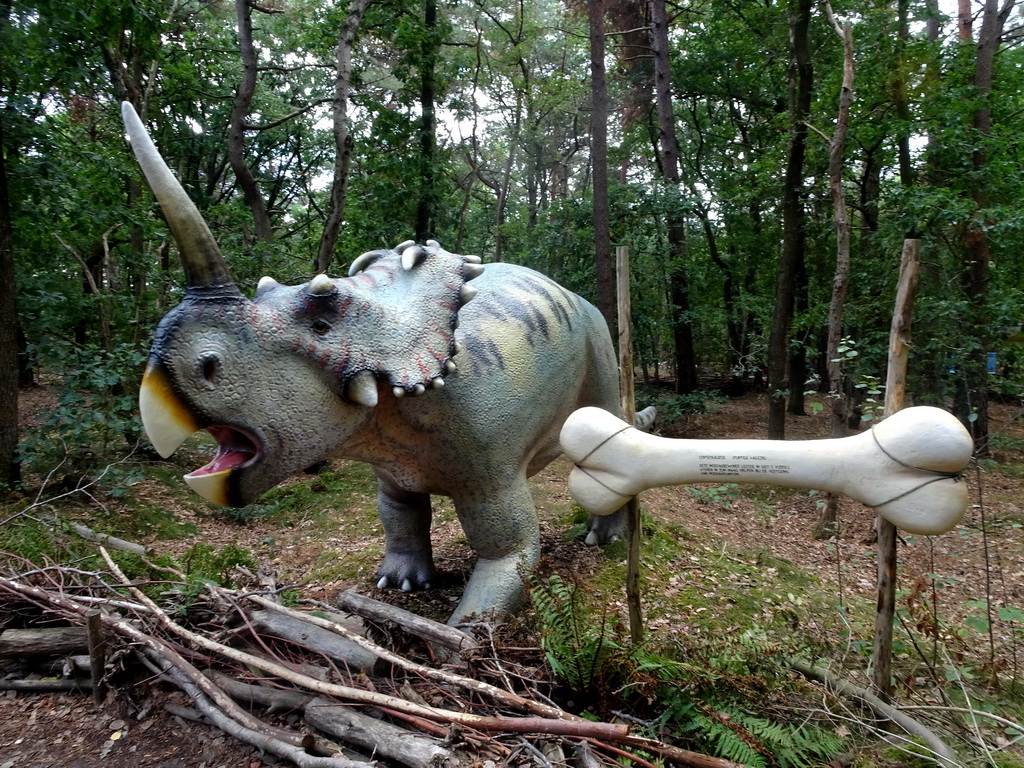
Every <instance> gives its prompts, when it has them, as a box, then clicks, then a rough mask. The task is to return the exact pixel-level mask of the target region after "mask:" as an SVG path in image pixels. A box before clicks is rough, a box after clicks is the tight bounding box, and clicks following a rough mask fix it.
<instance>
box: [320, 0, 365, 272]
mask: <svg viewBox="0 0 1024 768" xmlns="http://www.w3.org/2000/svg"><path fill="white" fill-rule="evenodd" d="M369 4H370V0H352V2H351V4H350V5H349V8H348V15H347V16H346V17H345V23H344V24H343V25H342V27H341V30H340V31H339V32H338V53H337V60H336V66H337V69H336V72H335V76H334V110H333V112H334V152H335V155H334V178H333V179H332V181H331V205H330V208H329V209H328V211H327V221H326V223H325V224H324V231H323V233H322V234H321V236H320V246H319V248H318V249H317V255H316V271H317V273H319V274H326V272H327V270H328V268H329V267H330V266H331V262H332V261H333V260H334V250H335V248H336V247H337V245H338V233H339V232H340V231H341V222H342V221H344V220H345V198H346V196H347V195H348V178H349V168H350V166H351V162H352V134H351V132H350V131H349V126H348V95H349V90H350V89H351V85H352V47H353V46H354V45H355V39H356V33H357V32H358V31H359V25H360V23H361V22H362V20H363V14H364V13H365V12H366V8H367V6H369Z"/></svg>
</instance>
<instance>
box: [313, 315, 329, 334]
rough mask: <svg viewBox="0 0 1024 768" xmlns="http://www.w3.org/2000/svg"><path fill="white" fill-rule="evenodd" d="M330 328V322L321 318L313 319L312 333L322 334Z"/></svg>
mask: <svg viewBox="0 0 1024 768" xmlns="http://www.w3.org/2000/svg"><path fill="white" fill-rule="evenodd" d="M329 330H331V324H330V323H328V322H327V321H326V320H324V319H323V318H319V317H318V318H317V319H316V320H314V321H313V333H317V334H324V333H327V332H328V331H329Z"/></svg>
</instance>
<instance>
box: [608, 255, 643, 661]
mask: <svg viewBox="0 0 1024 768" xmlns="http://www.w3.org/2000/svg"><path fill="white" fill-rule="evenodd" d="M615 291H616V294H617V295H618V311H619V396H620V397H621V399H622V418H623V419H624V420H625V421H626V422H627V423H628V424H632V423H633V422H634V421H635V420H636V397H635V395H634V394H633V325H632V312H631V309H630V294H629V248H627V247H626V246H624V245H620V246H619V247H618V248H616V249H615ZM626 520H627V523H626V525H627V526H628V534H629V552H628V554H627V556H626V605H627V607H628V609H629V637H630V639H631V640H632V641H633V643H639V642H640V641H641V640H643V636H644V614H643V605H642V604H641V602H640V536H641V527H640V499H639V498H637V497H636V496H633V497H632V498H631V499H630V500H629V501H627V502H626Z"/></svg>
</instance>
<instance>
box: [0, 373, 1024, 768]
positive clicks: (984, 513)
mask: <svg viewBox="0 0 1024 768" xmlns="http://www.w3.org/2000/svg"><path fill="white" fill-rule="evenodd" d="M47 398H48V395H47V393H46V392H45V391H44V390H31V391H28V392H26V393H25V397H24V398H23V407H24V410H25V421H26V427H27V428H31V425H32V423H33V418H34V417H35V416H36V415H37V413H38V411H39V409H41V408H45V407H47ZM826 412H827V408H826V409H822V411H821V412H820V413H819V414H817V415H814V416H806V417H790V418H789V420H788V424H787V439H811V438H821V437H825V436H827V433H828V422H827V415H826ZM766 413H767V406H766V402H765V399H764V396H763V395H758V394H749V395H746V396H744V397H741V398H735V399H730V400H728V401H726V402H721V403H716V404H715V405H714V406H713V409H712V410H711V412H708V413H703V414H698V415H691V416H686V417H684V418H682V419H681V420H680V421H679V422H677V423H676V424H674V425H672V426H671V429H670V430H669V431H668V432H667V434H670V435H671V436H673V437H693V438H696V437H699V438H758V439H760V438H764V436H765V432H766V428H765V418H766ZM1020 416H1021V409H1020V407H1019V406H1011V405H1004V404H999V403H993V404H992V405H991V434H992V435H993V436H994V439H993V450H992V455H991V457H990V459H988V460H984V461H980V462H976V463H975V465H974V466H972V468H971V470H970V472H969V474H968V477H967V482H968V483H969V485H970V489H971V506H970V509H969V511H968V514H967V516H966V517H965V519H964V521H963V522H962V524H961V525H959V526H958V527H957V528H956V529H955V530H954V531H952V532H950V533H948V534H945V535H943V536H936V537H912V536H903V537H902V538H901V543H900V548H899V561H900V566H899V567H900V589H901V603H900V605H901V608H902V609H903V613H904V616H905V618H906V619H907V620H908V621H911V622H918V623H920V622H921V621H923V620H924V615H925V614H926V613H927V614H928V615H929V616H932V618H934V614H935V613H938V614H940V616H939V619H940V622H941V624H942V626H943V627H945V628H947V630H946V634H945V635H943V641H944V642H943V644H942V648H943V653H948V654H949V658H946V662H945V665H946V667H953V668H955V669H961V670H970V672H967V671H965V672H964V674H965V675H968V676H969V675H971V674H973V675H977V674H989V673H992V672H993V671H994V672H995V673H997V674H998V675H999V676H1000V678H1001V679H1002V680H1003V681H1004V682H1005V681H1012V682H1013V683H1016V682H1018V680H1019V676H1020V674H1021V671H1020V670H1018V669H1017V663H1018V656H1019V655H1020V653H1021V649H1020V648H1019V647H1018V643H1019V637H1018V633H1019V632H1020V631H1021V627H1020V625H1019V623H1017V622H1015V621H1013V620H1012V619H1013V618H1014V617H1015V616H1016V614H1014V613H1013V609H1016V608H1024V420H1021V419H1020ZM196 450H197V451H198V450H201V448H197V449H196ZM170 469H171V470H174V471H175V472H177V473H178V474H180V472H178V470H179V469H180V467H173V466H172V467H170ZM568 469H569V465H568V463H567V462H566V461H564V460H559V461H557V462H555V463H554V464H552V465H551V466H550V467H548V468H547V469H546V470H545V471H544V472H542V473H541V474H540V475H539V476H537V477H536V478H535V479H534V481H533V488H534V495H535V500H536V502H537V506H538V510H539V514H540V518H541V526H542V537H543V545H544V556H543V561H542V569H544V571H545V572H548V573H551V572H554V573H560V574H563V575H564V578H566V580H571V581H576V580H578V579H582V580H586V579H588V578H592V577H593V578H597V574H599V573H601V572H602V571H603V570H604V569H606V567H607V561H608V559H609V555H608V553H602V551H601V550H600V549H597V548H588V547H586V546H584V545H583V544H582V542H581V541H580V538H579V536H578V535H574V536H567V535H565V531H566V529H567V528H569V527H571V525H572V519H571V518H572V514H573V512H572V504H571V498H570V497H569V495H568V491H567V490H566V487H565V477H566V475H567V473H568ZM296 482H297V483H300V484H304V487H307V488H308V489H309V491H310V493H309V498H308V499H306V500H304V501H303V502H302V503H301V504H296V505H295V506H293V507H290V508H289V511H288V512H287V513H282V514H274V513H273V512H274V510H275V509H278V508H279V507H280V506H281V505H282V504H283V503H284V502H283V499H284V498H285V497H284V496H279V497H274V496H272V497H271V500H270V501H269V502H268V505H267V507H265V508H264V510H263V513H261V514H259V515H255V516H253V517H251V518H250V519H248V520H240V519H239V518H238V517H232V516H228V515H225V514H223V513H218V512H215V511H213V510H212V508H209V507H205V506H203V504H202V502H198V503H197V501H196V499H195V497H191V496H189V495H188V494H186V493H183V492H181V491H180V490H179V489H178V488H176V487H175V483H174V482H173V481H170V482H169V481H167V480H166V479H164V478H163V477H162V476H161V477H155V476H152V475H150V476H149V477H148V478H147V479H146V480H145V481H143V482H141V483H138V484H136V485H134V486H133V487H132V489H131V492H130V493H129V494H128V495H127V497H125V498H124V499H123V500H114V499H109V500H105V501H104V502H103V504H102V508H101V509H95V508H93V509H92V512H91V513H90V511H89V510H90V508H89V507H84V508H83V507H77V508H75V509H74V510H73V511H71V512H69V514H74V515H77V516H78V517H79V519H83V520H86V521H88V522H90V524H92V525H93V526H94V527H96V528H97V529H100V528H101V524H102V523H104V522H105V523H107V524H109V525H113V523H112V522H111V521H113V520H115V519H121V518H123V517H124V516H126V515H131V514H133V513H134V512H137V511H138V510H139V509H142V508H144V507H156V508H160V509H162V510H163V511H164V512H165V513H166V514H167V515H169V516H170V517H172V518H173V519H174V521H175V524H174V531H175V534H174V537H173V538H165V537H164V535H163V534H162V533H161V531H165V530H166V529H167V526H166V525H164V526H163V527H161V526H154V527H152V528H151V529H148V532H147V528H146V527H145V526H144V525H142V524H141V523H140V524H139V525H138V526H137V528H136V531H137V533H136V536H137V539H138V540H140V541H142V543H145V544H149V545H153V546H154V547H155V548H156V549H158V550H162V551H168V552H172V553H175V554H182V553H186V552H188V551H189V550H190V548H192V547H194V546H195V545H196V544H197V543H201V544H204V545H212V546H213V547H218V548H219V547H223V546H225V545H227V544H234V545H237V546H238V547H241V548H243V549H244V550H247V551H248V552H250V553H252V554H253V556H254V557H255V559H256V560H257V561H258V563H259V565H260V566H261V567H262V568H264V569H265V570H268V571H271V572H273V573H274V574H275V575H276V577H277V581H278V583H280V584H287V583H296V584H301V585H302V586H301V592H302V594H303V596H305V597H309V598H314V599H318V600H323V601H326V602H330V601H332V599H333V596H334V595H335V594H337V592H338V591H339V590H341V589H346V588H356V589H357V590H359V591H361V592H365V593H367V594H370V595H372V596H374V597H377V598H379V599H382V600H386V601H388V602H392V603H395V604H398V605H401V606H403V607H406V608H409V609H411V610H414V611H417V612H419V613H421V614H423V615H427V616H430V617H432V618H438V619H441V620H444V619H445V617H446V616H447V614H448V613H449V612H450V611H451V610H452V607H453V606H454V603H455V602H456V601H457V600H458V597H459V595H460V593H461V585H462V584H463V583H464V578H465V576H466V574H468V571H469V568H470V566H471V564H472V553H471V551H470V550H469V548H468V546H467V545H466V542H465V540H464V539H463V537H462V534H461V530H460V529H459V527H458V524H457V522H456V521H455V518H454V514H453V513H452V510H451V508H450V504H446V503H440V504H438V505H437V509H436V523H435V528H434V547H435V561H436V562H437V564H438V566H439V568H440V569H441V570H442V571H443V572H444V573H445V574H446V576H447V578H446V579H445V584H444V585H442V588H441V589H439V590H435V591H433V592H430V593H413V594H404V593H399V592H394V591H381V590H377V589H376V588H375V586H374V583H373V582H374V579H373V572H374V569H375V567H376V564H377V563H378V562H379V559H380V556H381V554H382V551H383V550H382V541H381V539H382V536H381V534H380V532H379V529H378V526H377V525H376V524H375V523H374V522H373V517H374V516H373V504H374V498H373V497H374V488H373V484H372V478H371V475H370V473H369V472H368V471H367V470H366V469H365V468H364V467H362V466H361V465H353V466H351V467H350V466H347V465H342V466H338V467H332V473H331V474H330V475H329V476H328V479H327V480H323V481H318V480H317V479H316V478H312V479H310V478H304V479H300V480H298V481H296ZM818 501H819V499H818V497H816V496H814V495H812V494H809V493H808V492H806V491H800V492H796V491H789V490H780V489H769V488H750V487H737V486H733V485H730V484H723V485H721V486H712V487H708V486H701V487H673V488H663V489H657V490H653V491H650V492H647V493H645V494H643V496H642V507H643V513H644V515H645V517H646V519H647V520H648V523H647V528H648V530H660V531H667V532H668V535H669V536H670V537H675V538H676V540H677V541H678V543H679V544H680V550H679V551H676V552H675V553H673V554H672V555H671V556H666V557H669V561H668V562H658V559H659V558H660V557H662V556H661V555H657V554H655V553H654V552H653V551H652V553H651V554H650V555H649V556H645V563H644V564H645V567H646V568H647V569H648V571H647V572H646V573H645V579H644V595H645V596H644V607H645V616H646V620H647V627H648V629H649V631H650V632H651V633H652V634H653V635H658V633H662V634H663V635H664V636H666V637H667V636H671V635H673V634H676V635H680V636H688V637H691V638H692V637H699V636H701V634H702V633H704V634H708V633H728V632H730V631H732V629H733V628H732V627H730V626H728V625H727V624H726V622H733V621H735V622H737V624H739V623H742V621H743V619H736V618H735V615H734V613H735V610H737V609H738V608H737V604H738V603H741V602H742V598H741V596H742V595H743V594H744V592H745V591H747V592H750V593H751V594H752V595H756V598H757V599H756V602H757V604H756V605H755V606H754V607H752V608H751V607H750V606H741V607H742V608H743V610H746V611H757V612H758V616H759V617H760V620H763V621H769V620H771V618H772V617H773V616H775V615H776V614H778V615H787V616H792V617H793V621H794V626H795V625H796V624H797V623H799V624H800V625H801V626H800V631H803V632H808V633H812V634H819V635H821V636H824V637H826V638H827V637H828V636H830V635H833V637H832V638H831V641H830V642H831V643H832V646H833V647H834V648H835V654H836V657H837V658H836V662H837V663H839V664H843V663H845V664H846V665H847V667H848V668H849V666H851V665H850V661H851V657H852V661H853V666H856V665H857V664H858V663H860V662H859V661H858V657H859V656H862V655H863V651H862V650H858V649H857V648H855V647H853V645H852V641H850V640H846V641H839V639H838V638H837V637H834V635H835V634H836V633H837V632H838V631H839V630H837V628H836V627H837V626H838V625H837V624H836V620H835V611H834V610H833V611H832V616H831V618H821V617H820V616H819V615H817V614H816V613H814V612H813V611H812V610H811V608H810V607H809V606H808V605H806V604H804V601H803V600H802V599H801V597H800V595H799V593H798V594H797V595H794V594H793V593H792V592H788V591H787V590H789V589H792V587H789V586H787V584H789V583H790V582H786V581H782V580H781V579H782V577H781V576H780V575H779V572H780V571H787V572H788V571H794V572H798V573H800V574H803V576H802V577H801V578H804V577H806V579H808V580H809V582H810V583H812V584H813V587H811V589H812V590H813V591H814V592H815V594H818V595H823V596H825V598H824V599H825V600H826V602H828V603H829V604H831V605H833V606H835V605H846V606H852V605H855V604H868V605H873V603H874V599H875V598H874V590H875V557H874V548H873V545H872V544H871V543H870V542H871V533H872V519H873V516H872V513H871V512H870V510H868V509H866V508H864V507H863V506H861V505H859V504H856V503H855V502H852V501H850V500H848V499H844V500H842V502H841V507H840V509H841V528H840V532H839V535H838V537H836V538H835V539H832V540H829V541H816V540H814V539H813V538H812V536H811V532H812V530H813V529H814V526H815V522H816V520H817V516H818V507H817V505H818ZM83 516H86V517H83ZM97 523H99V524H97ZM576 533H579V527H578V526H577V529H576ZM119 535H120V534H119ZM723 563H726V564H728V563H733V564H736V565H738V567H737V568H733V569H731V570H730V569H723V568H722V567H721V565H722V564H723ZM933 577H934V578H933ZM606 582H607V579H605V580H603V581H601V584H602V586H601V587H599V589H600V590H605V589H607V590H608V591H607V592H606V594H605V595H604V597H603V598H602V599H603V600H605V601H606V603H607V605H608V606H609V608H610V610H611V611H612V612H618V613H619V614H620V615H621V614H623V613H624V611H625V599H624V597H623V596H622V594H621V592H617V591H616V589H615V588H611V589H609V588H607V587H606V586H605V585H606ZM936 585H938V586H936ZM773 594H774V596H772V595H773ZM765 595H769V596H768V597H765ZM986 598H989V599H990V602H989V603H988V605H989V606H990V607H991V611H992V612H993V618H994V619H995V620H994V622H993V623H992V624H991V632H982V633H974V634H970V633H969V632H968V631H967V630H965V629H963V627H965V626H966V625H970V624H971V622H972V620H977V619H978V616H979V613H980V614H985V613H986V611H985V605H986V604H985V602H984V601H985V600H986ZM926 608H927V610H926ZM1000 610H1003V613H1002V614H1000ZM843 615H847V614H843ZM849 615H853V612H852V611H851V612H850V613H849ZM1001 616H1002V617H1007V620H1002V618H1001ZM712 618H713V619H714V621H712ZM748 618H749V617H748ZM0 620H2V616H0ZM975 624H976V621H975ZM0 628H2V624H0ZM857 634H858V633H854V632H851V633H849V637H854V636H856V635H857ZM863 634H864V633H860V636H861V637H863ZM843 642H847V643H851V644H849V645H847V646H845V647H844V646H843ZM937 653H938V651H936V654H937ZM936 658H938V657H937V656H936ZM940 666H942V664H941V663H940ZM915 675H916V673H915ZM911 677H912V679H909V678H908V680H907V681H906V685H907V686H909V687H913V686H914V685H915V681H917V682H919V681H920V678H919V677H916V676H911ZM866 680H867V678H866V675H865V676H863V677H862V678H861V679H860V681H859V684H861V685H863V684H865V683H866ZM1004 687H1005V686H1004ZM923 700H924V701H928V700H929V699H928V697H927V695H926V696H925V697H924V699H923ZM168 703H178V704H182V705H184V704H186V703H187V702H186V701H185V699H184V697H183V696H182V695H181V694H179V693H177V692H175V691H173V690H172V689H169V688H161V687H160V686H156V685H138V686H136V687H134V688H132V689H129V690H119V691H117V692H116V693H112V694H110V696H109V697H108V700H107V703H106V704H105V705H104V706H102V707H96V706H95V705H94V704H93V702H92V699H91V698H90V697H89V696H88V694H85V695H83V694H26V693H15V692H13V691H11V692H7V693H6V694H0V768H43V767H44V766H45V767H46V768H50V767H51V766H59V767H62V768H64V767H66V768H94V767H98V766H105V767H107V768H122V767H123V768H129V767H134V766H146V767H147V768H179V767H180V768H217V767H219V766H224V767H225V768H238V767H241V768H257V767H258V766H260V765H264V764H267V765H273V764H276V761H275V760H274V759H273V758H271V757H268V756H264V755H260V754H258V753H257V752H256V751H254V750H253V749H251V748H249V747H247V746H245V745H242V744H240V743H238V742H236V741H234V740H233V739H231V738H230V737H227V736H225V735H223V734H222V733H221V732H220V731H218V730H216V729H214V728H212V727H210V726H206V725H201V724H197V723H194V722H190V721H186V720H183V719H182V718H181V717H179V716H177V715H174V714H171V713H170V712H168V711H167V708H166V705H167V704H168ZM1007 716H1008V717H1009V718H1010V719H1016V718H1015V717H1014V716H1013V713H1010V714H1008V715H1007ZM1018 722H1019V719H1018ZM879 764H881V763H879ZM885 764H886V765H899V763H898V762H890V763H885Z"/></svg>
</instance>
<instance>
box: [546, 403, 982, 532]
mask: <svg viewBox="0 0 1024 768" xmlns="http://www.w3.org/2000/svg"><path fill="white" fill-rule="evenodd" d="M561 441H562V450H563V451H565V453H566V455H567V456H568V457H569V458H570V459H571V460H572V461H573V463H575V464H576V467H575V468H574V469H573V471H572V473H571V474H570V476H569V491H570V493H572V495H573V496H574V497H575V498H576V501H578V502H579V503H580V505H581V506H582V507H583V508H584V509H586V510H587V511H589V512H591V513H593V514H597V515H606V514H609V513H611V512H614V511H615V510H616V509H618V508H619V507H621V506H622V505H623V504H624V503H625V502H626V500H627V499H629V498H630V497H631V496H635V495H636V494H637V493H639V492H640V491H643V490H646V489H648V488H657V487H660V486H664V485H679V484H683V483H724V482H734V483H752V484H757V485H773V486H785V487H788V488H811V489H816V490H819V491H831V492H834V493H841V494H845V495H846V496H850V497H851V498H854V499H856V500H857V501H859V502H861V503H862V504H865V505H867V506H869V507H873V508H874V509H875V511H876V512H878V514H880V515H882V516H883V517H884V518H886V519H887V520H889V521H890V522H891V523H893V525H895V526H897V527H898V528H902V529H904V530H906V531H909V532H910V533H919V534H927V535H932V534H938V533H945V532H946V531H948V530H949V529H951V528H952V527H953V526H955V525H956V524H957V523H958V522H959V521H960V519H961V518H962V517H963V514H964V512H965V511H966V509H967V483H966V482H964V481H963V479H961V477H960V473H961V472H962V471H963V470H964V469H965V468H966V467H967V465H968V463H969V462H970V460H971V454H972V452H973V450H974V442H973V441H972V440H971V436H970V435H969V434H968V432H967V430H966V429H964V427H963V425H962V424H961V423H960V422H959V420H957V419H956V417H954V416H953V415H952V414H950V413H947V412H946V411H943V410H941V409H939V408H930V407H927V406H919V407H916V408H907V409H905V410H902V411H899V412H897V413H895V414H893V415H892V416H890V417H889V418H887V419H885V420H884V421H881V422H879V423H878V424H876V425H875V426H874V427H873V428H872V429H870V430H868V431H866V432H862V433H860V434H857V435H853V436H852V437H841V438H835V439H831V440H792V441H787V440H672V439H669V438H666V437H655V436H653V435H646V434H644V433H643V432H640V431H638V430H636V429H634V428H633V427H631V426H630V425H629V424H627V423H626V422H624V421H622V420H621V419H617V418H616V417H615V416H613V415H612V414H610V413H608V412H607V411H603V410H601V409H600V408H581V409H580V410H578V411H576V412H575V413H573V414H572V415H571V416H570V417H569V418H568V419H567V420H566V422H565V425H564V426H563V427H562V434H561Z"/></svg>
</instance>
